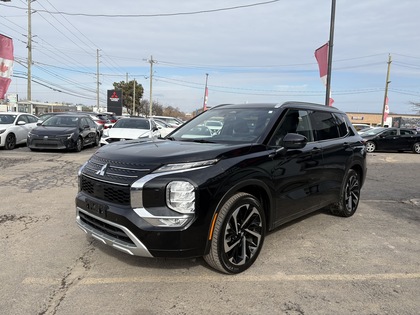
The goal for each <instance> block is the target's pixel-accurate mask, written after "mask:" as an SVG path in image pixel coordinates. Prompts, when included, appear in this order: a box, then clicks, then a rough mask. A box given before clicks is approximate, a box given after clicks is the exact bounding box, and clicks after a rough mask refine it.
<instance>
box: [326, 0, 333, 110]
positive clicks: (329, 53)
mask: <svg viewBox="0 0 420 315" xmlns="http://www.w3.org/2000/svg"><path fill="white" fill-rule="evenodd" d="M334 21H335V0H332V3H331V23H330V40H329V42H328V69H327V89H326V95H325V105H326V106H329V105H330V94H331V68H332V56H333V46H334Z"/></svg>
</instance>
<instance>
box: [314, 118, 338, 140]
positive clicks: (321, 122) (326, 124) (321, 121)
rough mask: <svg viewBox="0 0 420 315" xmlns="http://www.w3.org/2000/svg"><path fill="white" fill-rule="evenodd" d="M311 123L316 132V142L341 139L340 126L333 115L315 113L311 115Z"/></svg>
mask: <svg viewBox="0 0 420 315" xmlns="http://www.w3.org/2000/svg"><path fill="white" fill-rule="evenodd" d="M311 123H312V126H313V128H314V132H315V140H317V141H320V140H327V139H334V138H339V133H338V126H337V124H336V122H335V119H334V116H333V115H332V114H331V113H329V112H323V111H314V112H312V114H311Z"/></svg>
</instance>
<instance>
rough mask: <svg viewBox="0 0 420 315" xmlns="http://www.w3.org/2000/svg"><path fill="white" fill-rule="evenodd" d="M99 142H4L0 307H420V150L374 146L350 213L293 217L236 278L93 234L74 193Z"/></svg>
mask: <svg viewBox="0 0 420 315" xmlns="http://www.w3.org/2000/svg"><path fill="white" fill-rule="evenodd" d="M95 150H96V149H95V148H89V149H85V150H83V151H82V152H80V153H72V152H31V151H30V150H29V149H28V148H27V147H25V146H23V147H19V148H17V149H15V150H13V151H6V150H0V174H1V175H0V187H1V189H0V192H1V203H0V252H1V255H0V266H1V268H0V284H1V285H0V296H1V299H0V310H1V313H2V314H42V315H44V314H57V315H58V314H62V315H67V314H101V315H103V314H288V315H294V314H300V315H303V314H306V315H307V314H357V315H359V314H366V315H367V314H369V315H371V314H399V315H400V314H407V315H413V314H420V311H419V310H420V299H419V296H420V233H419V231H420V181H419V179H418V177H419V174H420V155H416V154H413V153H381V152H379V153H377V152H375V153H372V154H369V155H368V175H367V180H366V183H365V186H364V188H363V190H362V196H361V198H362V200H361V203H360V205H359V209H358V210H357V212H356V214H355V215H354V216H353V217H351V218H338V217H335V216H331V215H329V214H328V213H326V212H323V211H319V212H316V213H314V214H311V215H308V216H306V217H304V218H302V219H299V220H297V221H295V222H292V223H291V224H287V225H285V226H283V227H281V228H279V229H277V230H276V231H274V232H272V233H269V234H268V235H267V237H266V240H265V243H264V247H263V249H262V252H261V254H260V256H259V258H258V260H257V261H256V263H255V264H254V265H253V266H252V267H251V268H250V269H249V270H247V271H246V272H244V273H242V274H239V275H236V276H229V275H222V274H220V273H218V272H216V271H214V270H212V269H210V268H209V267H208V266H207V265H206V263H205V262H204V261H203V260H202V259H201V258H197V259H189V260H176V259H148V258H140V257H133V256H129V255H127V254H124V253H121V252H119V251H116V250H114V249H112V248H109V247H106V246H104V245H102V244H100V243H99V242H98V241H96V240H93V239H90V238H87V237H86V235H85V234H84V233H83V232H82V231H81V230H80V229H79V228H77V226H76V223H75V206H74V197H75V195H76V192H77V171H78V169H79V168H80V166H81V165H82V164H83V163H84V162H85V161H86V160H87V159H88V158H89V156H90V155H92V154H93V153H94V152H95Z"/></svg>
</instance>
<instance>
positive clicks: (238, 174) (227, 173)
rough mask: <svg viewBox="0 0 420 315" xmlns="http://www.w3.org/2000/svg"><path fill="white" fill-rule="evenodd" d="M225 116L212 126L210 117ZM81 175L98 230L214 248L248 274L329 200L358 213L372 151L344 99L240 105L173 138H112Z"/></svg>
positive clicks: (140, 250)
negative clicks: (287, 229)
mask: <svg viewBox="0 0 420 315" xmlns="http://www.w3.org/2000/svg"><path fill="white" fill-rule="evenodd" d="M216 120H217V121H220V122H221V128H220V130H218V132H214V133H212V132H210V130H209V129H208V128H207V126H206V122H208V121H216ZM198 130H208V132H205V133H202V132H198ZM78 175H79V176H78V178H79V189H78V193H77V196H76V222H77V224H78V226H79V227H80V228H81V229H82V230H83V231H84V232H85V233H87V234H88V235H90V236H93V237H94V238H95V239H97V240H100V241H101V242H102V243H104V244H107V245H110V246H112V247H113V248H115V249H118V250H120V251H122V252H125V253H127V254H131V255H138V256H143V257H178V258H187V257H200V256H203V257H204V259H205V261H206V262H207V263H208V264H209V265H210V266H212V267H213V268H215V269H217V270H219V271H221V272H223V273H228V274H237V273H240V272H242V271H244V270H246V269H247V268H249V267H250V266H251V265H252V264H253V263H254V261H255V260H256V259H257V257H258V254H259V253H260V251H261V248H262V246H263V243H264V238H265V236H266V233H268V232H269V231H272V230H274V229H275V228H277V227H278V226H280V225H282V224H285V223H287V222H291V221H293V220H294V219H297V218H299V217H302V216H304V215H306V214H308V213H310V212H313V211H316V210H319V209H323V208H325V209H328V210H329V211H330V212H331V213H332V214H334V215H338V216H342V217H350V216H352V215H353V214H354V213H355V211H356V209H357V207H358V204H359V199H360V192H361V188H362V185H363V183H364V180H365V177H366V150H365V145H364V143H363V140H362V138H361V137H360V136H359V135H358V133H357V132H356V130H355V129H354V127H353V126H352V125H351V123H350V121H349V119H348V118H347V115H346V114H345V113H344V112H341V111H339V110H337V109H335V108H333V107H328V106H323V105H316V104H308V103H296V102H289V103H285V104H283V105H282V104H239V105H234V104H231V105H220V106H215V107H212V108H211V109H209V110H207V111H205V112H203V113H202V114H200V115H198V116H196V117H195V118H193V119H192V120H190V121H188V122H186V123H185V124H183V125H182V126H180V127H178V128H177V129H176V130H175V131H174V132H172V133H171V134H170V135H168V136H167V137H166V138H164V139H157V140H154V141H152V140H150V141H142V140H131V141H119V142H115V143H113V144H112V145H105V146H103V147H101V148H100V149H98V150H97V151H96V152H95V153H94V154H93V155H92V156H91V157H90V159H89V160H88V161H87V162H86V163H85V164H84V166H82V168H81V169H80V171H79V174H78ZM355 237H356V236H355ZM278 254H281V253H278Z"/></svg>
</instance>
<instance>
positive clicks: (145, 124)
mask: <svg viewBox="0 0 420 315" xmlns="http://www.w3.org/2000/svg"><path fill="white" fill-rule="evenodd" d="M112 128H128V129H147V130H149V129H150V124H149V121H148V120H146V119H140V118H133V119H131V118H122V119H120V120H118V121H117V122H116V123H115V124H114V126H113V127H112Z"/></svg>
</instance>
